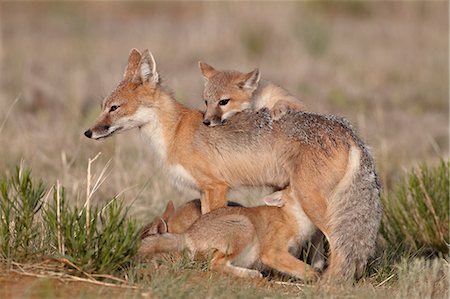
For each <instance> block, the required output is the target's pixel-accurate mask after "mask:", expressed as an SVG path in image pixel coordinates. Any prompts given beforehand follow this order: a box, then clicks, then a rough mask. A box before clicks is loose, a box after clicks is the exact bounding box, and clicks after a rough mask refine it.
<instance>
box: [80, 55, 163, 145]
mask: <svg viewBox="0 0 450 299" xmlns="http://www.w3.org/2000/svg"><path fill="white" fill-rule="evenodd" d="M158 84H159V76H158V73H157V72H156V63H155V60H154V59H153V56H152V55H151V54H150V53H149V51H148V50H145V51H144V52H143V53H142V54H141V53H139V51H138V50H136V49H133V50H131V52H130V55H129V57H128V65H127V67H126V70H125V74H124V77H123V80H122V81H121V82H120V83H119V85H118V86H117V88H116V89H115V90H114V91H113V92H112V93H111V94H110V95H109V96H107V97H106V98H105V99H104V100H103V102H102V106H101V108H102V112H101V114H100V116H99V117H98V118H97V120H96V122H95V124H94V125H93V126H92V127H91V128H90V129H88V130H87V131H86V132H84V135H85V136H86V137H88V138H93V139H100V138H105V137H109V136H111V135H113V134H115V133H119V132H123V131H125V130H129V129H133V128H136V127H141V126H143V125H145V124H146V123H148V122H149V121H150V119H151V115H152V107H153V106H154V103H152V102H151V99H152V98H154V97H151V96H150V97H149V95H151V94H154V93H155V91H156V88H157V86H158ZM149 116H150V117H149Z"/></svg>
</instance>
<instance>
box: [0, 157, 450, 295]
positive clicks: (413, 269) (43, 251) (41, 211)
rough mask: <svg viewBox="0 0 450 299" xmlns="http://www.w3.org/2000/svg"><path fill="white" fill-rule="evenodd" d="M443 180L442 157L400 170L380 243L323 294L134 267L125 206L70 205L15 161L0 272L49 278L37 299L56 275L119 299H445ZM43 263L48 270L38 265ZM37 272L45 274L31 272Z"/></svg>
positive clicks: (275, 280) (192, 270) (180, 257)
mask: <svg viewBox="0 0 450 299" xmlns="http://www.w3.org/2000/svg"><path fill="white" fill-rule="evenodd" d="M100 180H101V176H100V177H99V178H98V181H100ZM448 182H449V162H448V161H445V160H442V161H441V162H440V164H439V165H437V166H436V167H429V166H427V165H425V164H424V165H422V166H421V167H419V168H418V169H413V170H411V171H410V172H408V173H407V174H406V176H405V179H404V180H401V181H400V182H399V183H398V186H397V188H396V189H395V190H394V191H393V192H391V193H389V195H388V196H385V197H384V200H383V201H384V205H385V207H384V208H385V211H384V218H383V223H382V229H381V237H382V238H383V242H381V243H380V253H379V255H378V257H377V258H375V259H374V260H373V261H372V262H371V263H370V264H369V267H368V270H367V273H366V275H365V277H364V278H363V279H362V280H361V281H359V282H358V283H356V284H355V285H354V286H350V285H348V286H341V287H337V288H335V289H331V290H330V289H323V288H322V287H321V286H320V284H306V285H305V284H299V283H298V282H296V281H295V280H291V279H290V278H289V277H284V276H282V275H276V274H275V275H272V276H270V277H269V278H267V279H262V280H243V279H236V278H234V277H231V276H227V275H222V274H219V273H214V272H211V271H209V263H208V262H207V261H191V260H190V259H189V257H188V255H187V254H186V253H184V254H167V255H159V256H156V257H155V258H153V259H152V260H151V261H141V260H139V259H137V258H136V257H135V254H136V251H137V248H138V246H139V228H138V225H137V223H136V221H134V220H132V219H130V218H129V217H127V213H128V211H129V207H125V206H124V205H123V204H121V203H120V202H119V201H118V200H117V199H115V198H114V199H112V200H111V201H110V202H108V203H106V204H104V205H100V206H92V207H90V208H89V209H88V208H87V206H86V205H84V206H83V207H81V208H78V207H77V206H76V205H75V206H70V205H68V201H69V200H68V199H67V198H66V194H65V191H64V188H63V187H61V186H60V185H59V183H57V184H56V185H54V186H52V187H51V188H47V187H46V186H45V184H44V183H43V182H42V181H41V180H34V179H33V178H32V176H31V171H30V170H28V169H25V168H24V166H23V164H22V165H20V166H18V167H16V169H15V171H14V172H13V174H12V175H10V176H9V177H6V176H5V177H3V178H2V179H1V180H0V186H1V201H0V202H1V205H0V219H1V222H0V243H1V252H0V253H1V257H2V263H1V264H2V268H3V269H4V270H3V271H7V272H8V271H13V272H12V273H16V275H17V273H20V274H25V275H29V276H30V275H31V276H37V277H47V278H48V279H50V280H47V281H46V282H45V283H43V284H42V283H38V285H39V286H40V287H39V288H40V290H41V292H42V294H43V295H41V296H44V297H45V296H47V295H48V294H50V293H51V294H53V295H52V296H54V289H53V285H54V282H53V281H52V280H51V279H52V277H56V278H59V279H61V278H62V277H64V276H65V277H66V278H67V277H69V278H70V279H71V280H77V279H78V280H81V281H82V282H83V283H85V284H86V289H87V290H89V288H88V287H87V285H89V283H97V284H98V283H100V284H102V283H103V284H105V285H106V286H110V287H112V286H113V285H111V282H112V283H114V284H117V285H118V286H131V287H132V289H130V290H127V289H123V290H121V291H119V294H122V295H123V296H127V297H129V296H131V297H133V296H138V294H139V293H138V291H137V290H140V292H142V294H144V295H149V296H155V297H157V298H180V297H181V298H184V297H192V296H200V297H214V298H229V297H230V296H232V297H235V298H240V297H245V298H260V297H270V298H281V297H285V296H288V297H290V296H297V295H299V294H301V295H302V296H304V297H306V298H323V297H328V296H329V295H330V294H333V296H336V297H346V296H349V295H351V294H357V296H358V297H361V298H373V297H381V296H385V295H387V294H389V296H392V297H398V298H404V297H408V298H440V297H444V296H445V295H447V294H448V275H447V274H448V270H449V264H448V259H447V257H448V244H449V239H448V227H447V226H446V225H444V224H445V223H448ZM91 195H92V194H91ZM49 197H51V199H49ZM432 211H434V212H432ZM436 213H437V214H436ZM411 219H413V221H412V220H411ZM418 228H420V229H418ZM425 249H426V250H425ZM430 253H433V254H432V255H430ZM49 258H50V260H51V261H53V263H52V264H51V265H52V266H51V267H50V268H49V266H48V265H46V266H42V265H43V264H42V263H43V261H45V260H48V259H49ZM44 264H45V263H44ZM0 272H2V271H0ZM42 272H44V273H46V275H47V276H45V274H44V276H42V275H39V274H38V273H42ZM19 277H21V276H19ZM78 277H80V278H78ZM19 279H28V280H29V279H30V278H24V277H22V278H19ZM1 283H2V281H1V279H0V285H1ZM7 286H8V285H7ZM43 288H44V289H43ZM33 292H34V289H30V290H29V293H33ZM49 292H50V293H49ZM87 292H88V293H87V294H93V292H92V291H87ZM46 294H47V295H46ZM95 296H100V295H99V294H96V295H95Z"/></svg>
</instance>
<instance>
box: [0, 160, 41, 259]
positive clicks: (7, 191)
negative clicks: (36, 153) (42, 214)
mask: <svg viewBox="0 0 450 299" xmlns="http://www.w3.org/2000/svg"><path fill="white" fill-rule="evenodd" d="M0 192H1V200H0V248H1V251H0V255H1V256H2V257H3V258H4V259H8V260H9V259H15V260H21V259H23V258H26V257H27V256H29V254H31V253H33V252H34V251H35V250H36V244H37V243H39V241H40V240H39V235H38V234H39V231H38V230H37V229H36V226H37V225H38V224H37V217H36V215H37V214H38V212H39V210H40V209H41V207H42V199H43V197H44V194H45V187H44V184H43V183H42V181H39V182H38V183H37V184H35V183H33V181H32V179H31V171H30V170H23V169H22V168H21V167H16V171H15V174H14V175H12V176H11V177H10V178H9V179H8V178H3V179H1V180H0Z"/></svg>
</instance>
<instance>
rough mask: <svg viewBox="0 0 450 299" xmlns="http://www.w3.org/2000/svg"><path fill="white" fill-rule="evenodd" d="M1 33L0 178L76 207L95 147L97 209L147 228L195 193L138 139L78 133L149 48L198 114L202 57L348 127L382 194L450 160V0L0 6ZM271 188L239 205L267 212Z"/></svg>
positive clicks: (243, 194) (245, 196)
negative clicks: (421, 166)
mask: <svg viewBox="0 0 450 299" xmlns="http://www.w3.org/2000/svg"><path fill="white" fill-rule="evenodd" d="M0 26H1V47H0V59H1V65H0V69H1V77H0V85H1V90H0V107H1V108H0V157H1V158H0V171H1V173H2V174H4V173H10V172H12V171H13V169H14V167H15V165H17V164H18V163H20V162H21V161H23V163H24V165H26V166H29V167H31V168H32V171H33V173H34V175H35V176H36V177H42V178H43V179H44V181H46V182H47V183H48V184H49V185H51V184H53V183H54V182H55V181H56V180H59V181H60V182H61V184H62V185H64V186H65V187H66V193H67V194H68V195H70V196H71V197H70V198H73V199H74V202H75V203H76V202H80V203H83V202H84V200H85V197H86V196H85V194H86V169H87V164H88V159H89V158H93V157H94V156H95V155H96V154H97V153H98V152H102V155H101V156H100V157H99V159H97V160H96V161H95V163H94V164H93V165H92V172H93V174H94V181H95V179H96V178H97V177H98V175H99V174H100V172H101V170H102V169H103V168H104V166H105V165H106V164H107V162H108V161H109V160H111V163H110V165H109V167H108V168H107V169H106V176H105V177H104V178H106V180H105V182H104V183H103V185H102V186H101V187H100V188H99V189H98V191H97V192H96V194H95V195H94V197H93V201H96V202H103V201H108V200H109V199H111V198H112V197H114V196H116V195H118V194H120V196H119V198H120V199H121V200H123V201H125V202H126V203H131V202H134V205H133V209H132V211H133V213H134V214H135V215H137V216H138V217H140V218H141V219H142V217H144V215H154V214H155V213H157V212H159V211H160V210H161V209H162V208H163V206H164V205H165V204H166V202H167V200H169V199H172V200H174V201H175V203H181V202H185V201H187V200H188V199H191V198H194V197H195V196H197V195H196V194H193V193H186V192H183V193H180V192H178V191H176V190H175V189H174V188H173V187H172V185H171V184H170V182H169V180H168V179H167V178H165V177H164V175H163V171H162V170H161V169H158V168H157V166H156V164H155V163H154V162H155V161H154V160H153V157H152V153H151V152H150V149H149V148H148V147H146V146H145V142H144V140H143V139H142V138H141V136H140V134H139V132H138V131H137V130H135V131H131V132H126V133H124V134H121V135H118V136H115V137H113V138H109V139H106V140H102V141H93V140H88V139H87V138H86V137H84V136H83V134H82V133H83V132H84V130H85V129H87V128H88V127H89V126H90V125H91V124H92V123H93V121H94V120H95V118H96V117H97V115H98V114H99V112H100V103H101V100H102V98H103V97H105V96H107V95H108V93H109V92H110V91H111V90H112V89H113V88H114V87H115V86H116V84H117V83H118V82H119V81H120V80H121V78H122V74H123V70H124V67H125V65H126V61H127V57H128V53H129V51H130V49H131V48H138V49H141V50H143V49H145V48H148V49H149V50H150V51H152V53H153V55H154V56H155V59H156V62H157V66H158V69H159V72H160V74H161V75H162V77H163V79H164V84H165V85H166V86H168V87H170V88H171V89H172V90H173V91H174V93H175V95H176V97H177V99H178V100H179V101H181V102H183V103H185V104H186V105H189V106H191V107H194V108H199V109H203V108H204V107H203V100H202V98H201V91H202V87H203V81H202V77H201V75H200V72H199V70H198V67H197V62H198V61H199V60H202V61H205V62H207V63H209V64H211V65H213V66H214V67H216V68H218V69H237V70H241V71H250V70H252V69H253V68H255V67H259V68H260V70H261V72H262V76H263V78H264V79H267V80H271V81H273V82H275V83H277V84H279V85H281V86H283V87H285V88H286V89H287V90H289V91H290V92H291V93H292V94H294V95H296V96H298V97H299V98H300V99H302V100H303V101H304V102H305V104H306V105H307V107H308V108H309V110H311V111H315V112H320V113H332V114H338V115H342V116H344V117H346V118H347V119H349V120H350V121H351V122H352V123H353V124H354V126H355V128H356V129H357V131H358V132H359V134H360V135H361V136H362V137H363V139H364V140H365V141H366V142H367V143H368V144H369V145H370V147H371V149H372V152H373V154H374V156H375V159H376V162H377V167H378V171H379V173H380V175H381V178H382V181H383V184H384V187H385V192H389V190H390V187H391V186H392V185H393V183H395V182H396V180H398V179H399V177H401V176H402V175H403V174H404V172H405V170H406V169H407V168H410V167H412V166H415V165H417V164H418V163H420V162H427V163H430V164H431V165H433V163H437V162H438V161H439V158H440V157H448V150H449V140H448V138H449V135H448V134H449V132H448V130H449V128H448V125H449V119H448V117H449V107H448V103H449V102H448V99H449V94H448V93H449V77H448V76H449V69H448V67H449V61H448V55H449V49H448V45H449V41H448V38H449V32H448V30H449V23H448V2H444V1H442V2H438V1H429V2H419V1H412V2H409V1H405V2H394V1H389V2H359V1H358V2H322V1H321V2H262V3H259V2H258V3H257V2H224V3H220V2H219V3H217V2H204V3H200V2H70V3H58V2H39V3H33V2H19V3H14V2H2V3H0ZM266 191H267V190H266ZM266 191H264V190H263V191H258V190H257V191H255V190H248V189H244V190H241V191H239V192H237V193H234V194H233V195H232V196H233V197H234V198H236V199H238V200H240V201H242V202H243V203H250V204H258V203H259V204H261V202H260V200H259V201H258V196H260V195H261V194H263V193H264V192H266Z"/></svg>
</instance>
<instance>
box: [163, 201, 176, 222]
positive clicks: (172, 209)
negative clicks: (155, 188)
mask: <svg viewBox="0 0 450 299" xmlns="http://www.w3.org/2000/svg"><path fill="white" fill-rule="evenodd" d="M174 212H175V207H174V205H173V202H172V201H171V200H170V201H169V202H168V203H167V206H166V210H165V211H164V213H163V215H162V219H163V220H164V221H167V220H168V219H169V217H170V216H172V214H173V213H174Z"/></svg>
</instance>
